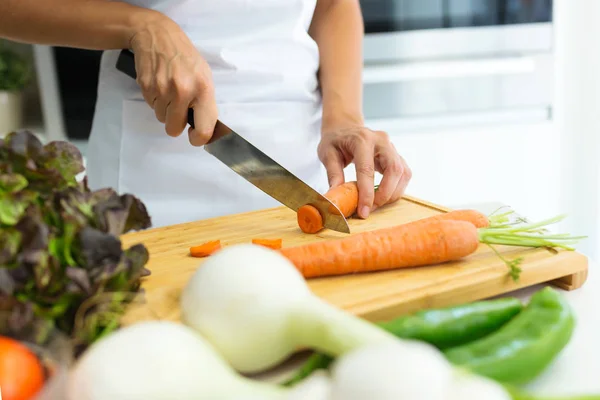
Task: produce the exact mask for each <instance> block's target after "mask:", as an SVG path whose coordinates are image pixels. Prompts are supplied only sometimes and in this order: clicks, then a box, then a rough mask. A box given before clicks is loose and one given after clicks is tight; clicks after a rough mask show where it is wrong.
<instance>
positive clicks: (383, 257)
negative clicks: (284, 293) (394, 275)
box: [280, 218, 479, 278]
mask: <svg viewBox="0 0 600 400" xmlns="http://www.w3.org/2000/svg"><path fill="white" fill-rule="evenodd" d="M478 247H479V236H478V230H477V228H476V227H475V225H473V224H472V223H470V222H466V221H458V220H451V219H441V218H433V219H424V220H417V221H413V222H410V223H407V224H403V225H398V226H395V227H391V228H385V229H379V230H375V231H370V232H363V233H359V234H356V235H353V236H348V237H345V238H342V239H336V240H330V241H322V242H315V243H310V244H307V245H302V246H296V247H288V248H284V249H281V250H280V252H281V254H282V255H283V256H285V257H287V258H288V259H289V260H290V261H291V262H292V263H293V264H294V265H295V266H296V268H297V269H298V270H299V271H300V273H302V275H303V276H304V277H305V278H318V277H325V276H333V275H346V274H354V273H362V272H373V271H382V270H391V269H397V268H407V267H419V266H425V265H433V264H439V263H443V262H447V261H453V260H458V259H460V258H462V257H465V256H467V255H469V254H471V253H473V252H475V251H476V250H477V248H478Z"/></svg>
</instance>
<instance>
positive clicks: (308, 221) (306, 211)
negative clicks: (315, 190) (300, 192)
mask: <svg viewBox="0 0 600 400" xmlns="http://www.w3.org/2000/svg"><path fill="white" fill-rule="evenodd" d="M324 196H325V197H326V198H327V199H328V200H329V201H331V202H332V203H333V204H335V205H336V207H337V208H338V209H339V210H340V212H341V213H342V214H343V215H344V217H346V218H347V217H349V216H351V215H352V214H354V213H355V212H356V208H357V207H358V186H357V185H356V182H354V181H353V182H346V183H343V184H341V185H339V186H336V187H334V188H332V189H330V190H329V191H328V192H327V193H325V195H324ZM332 211H333V212H336V211H335V210H332ZM297 218H298V226H299V227H300V229H301V230H302V232H304V233H317V232H319V231H320V230H322V229H323V227H324V226H323V216H322V215H321V213H320V212H319V210H318V209H317V208H316V207H314V206H312V205H310V204H307V205H305V206H302V207H300V208H299V209H298V211H297Z"/></svg>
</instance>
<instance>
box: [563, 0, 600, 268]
mask: <svg viewBox="0 0 600 400" xmlns="http://www.w3.org/2000/svg"><path fill="white" fill-rule="evenodd" d="M554 15H555V28H554V36H555V53H556V60H557V62H556V81H555V99H556V100H555V117H556V121H557V126H558V127H559V131H560V136H561V159H562V165H561V173H562V176H561V178H562V179H561V182H562V183H561V191H560V192H561V209H563V210H564V211H565V212H566V213H568V214H569V218H568V219H567V220H566V221H565V223H564V224H562V227H561V229H563V230H565V231H568V232H577V233H579V234H583V235H587V236H588V239H587V240H585V241H583V242H582V243H581V245H579V246H577V248H578V250H580V251H581V252H583V253H585V254H587V255H588V256H590V257H592V258H594V259H595V258H597V257H598V256H599V255H600V253H599V252H598V248H599V247H600V230H599V224H600V212H599V211H600V210H599V207H600V204H599V201H600V195H599V191H600V161H599V159H600V75H599V71H600V26H599V25H598V16H599V15H600V2H598V1H597V0H578V1H569V0H555V1H554Z"/></svg>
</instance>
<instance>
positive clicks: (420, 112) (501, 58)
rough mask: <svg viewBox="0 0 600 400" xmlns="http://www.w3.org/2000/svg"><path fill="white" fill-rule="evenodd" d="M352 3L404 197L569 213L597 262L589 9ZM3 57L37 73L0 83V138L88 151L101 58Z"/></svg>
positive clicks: (455, 2) (503, 2) (595, 95)
mask: <svg viewBox="0 0 600 400" xmlns="http://www.w3.org/2000/svg"><path fill="white" fill-rule="evenodd" d="M360 3H361V7H362V10H363V15H364V19H365V39H364V67H365V68H364V112H365V115H366V118H367V125H368V126H369V127H370V128H372V129H381V130H385V131H386V132H388V134H389V135H390V136H391V138H392V140H393V142H394V143H395V145H396V147H397V149H398V150H399V152H400V153H401V154H402V155H403V156H404V157H405V158H406V160H407V161H408V163H409V165H410V166H411V167H412V169H413V172H414V177H413V181H412V183H411V185H410V187H409V194H411V195H413V196H417V197H421V198H423V199H426V200H429V201H432V202H435V203H439V204H443V205H448V206H454V205H460V206H464V205H469V204H478V203H488V202H501V203H505V204H508V205H510V206H512V207H513V208H514V209H516V210H517V211H519V212H520V213H523V214H524V215H526V216H528V217H530V218H531V219H542V218H547V217H550V216H554V215H556V214H560V213H567V214H568V221H567V222H566V223H564V224H562V225H560V229H563V230H564V229H568V231H569V232H571V233H574V234H584V235H588V236H589V239H588V240H587V241H586V242H585V243H583V244H582V245H581V246H580V249H581V250H582V251H584V252H586V253H587V254H589V255H591V256H596V255H597V253H596V247H598V246H597V245H598V244H600V236H599V235H598V228H597V226H598V212H597V211H598V190H599V189H600V181H599V177H598V173H597V172H598V171H597V170H598V168H599V165H600V164H599V163H598V162H597V160H596V159H597V157H598V154H599V153H598V149H599V148H598V142H597V139H596V137H597V133H598V132H596V130H597V128H599V125H600V122H599V121H598V120H597V119H598V118H596V117H595V115H596V114H598V115H599V116H600V113H599V112H598V111H599V110H598V108H597V107H598V106H599V105H600V87H599V84H598V79H594V78H595V75H596V74H595V73H594V71H598V70H600V69H599V68H598V67H599V63H598V55H597V54H595V53H597V52H600V46H598V45H597V43H596V41H597V39H596V38H598V37H600V36H598V35H597V31H598V29H599V28H595V27H594V25H595V24H594V23H595V22H596V21H595V20H594V19H595V18H594V17H593V15H600V13H598V12H599V11H600V10H599V8H600V6H598V4H597V3H598V2H597V1H594V0H579V1H577V2H570V3H569V5H568V6H567V5H566V3H567V1H566V0H554V1H551V0H361V2H360ZM4 49H5V50H4V53H2V54H5V58H6V57H7V56H6V54H7V53H6V49H10V50H13V49H14V50H15V51H16V52H17V53H18V54H22V55H23V56H24V57H25V59H26V60H28V61H29V62H31V64H30V65H31V67H32V69H33V75H32V76H31V80H30V81H29V83H28V84H27V85H25V86H24V87H21V86H18V85H17V87H16V88H13V89H12V90H10V91H7V90H4V92H3V91H2V89H3V88H2V84H3V83H4V82H3V81H2V80H0V128H1V130H3V131H6V130H7V129H8V126H10V124H13V126H14V125H15V124H16V126H18V127H25V128H29V129H32V130H33V131H34V132H36V133H39V135H40V137H41V138H42V139H43V140H70V141H72V142H74V143H75V144H77V145H78V146H79V147H80V148H81V149H82V151H83V152H84V154H85V152H86V151H87V146H86V145H87V137H88V135H89V132H90V127H91V120H92V115H93V111H94V105H95V96H96V85H97V76H98V66H99V61H100V56H101V52H96V51H86V50H76V49H67V48H57V47H46V46H24V45H19V44H14V43H5V44H4ZM3 62H4V60H3V59H2V56H0V77H2V75H1V71H2V68H3ZM5 64H6V62H5ZM8 67H9V68H10V65H9V66H8ZM4 68H6V65H4ZM15 79H16V78H15ZM14 93H22V99H23V101H22V103H21V104H22V106H23V108H22V110H20V109H19V107H18V106H16V105H15V104H17V103H18V101H19V100H18V99H17V98H18V97H19V96H16V95H15V94H14ZM11 107H12V108H11ZM2 109H4V113H3V112H2ZM15 115H22V116H23V119H22V120H18V119H16V120H15V118H14V116H15ZM11 119H12V120H13V121H12V122H11ZM2 121H4V122H2ZM347 177H348V178H350V179H352V178H353V177H354V174H353V171H352V169H351V168H349V169H348V176H347Z"/></svg>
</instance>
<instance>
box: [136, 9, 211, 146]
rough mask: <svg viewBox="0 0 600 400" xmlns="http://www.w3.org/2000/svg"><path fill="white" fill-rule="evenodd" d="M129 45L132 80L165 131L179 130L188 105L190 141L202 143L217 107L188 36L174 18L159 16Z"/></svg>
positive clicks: (205, 68)
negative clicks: (134, 74) (191, 111)
mask: <svg viewBox="0 0 600 400" xmlns="http://www.w3.org/2000/svg"><path fill="white" fill-rule="evenodd" d="M130 43H131V49H132V50H133V52H134V54H135V68H136V72H137V82H138V84H139V85H140V87H141V89H142V93H143V95H144V99H145V100H146V102H147V103H148V104H149V105H150V106H151V107H152V108H153V109H154V112H155V114H156V118H157V119H158V120H159V121H160V122H162V123H164V124H165V130H166V132H167V134H168V135H170V136H179V135H180V134H181V132H183V130H184V129H185V126H186V124H187V114H188V108H190V107H191V108H193V109H194V125H195V129H192V128H191V127H190V129H189V130H188V133H189V140H190V143H191V144H192V145H194V146H202V145H204V144H206V143H207V142H208V140H209V139H210V138H211V137H212V134H213V130H214V127H215V124H216V122H217V105H216V102H215V94H214V87H213V82H212V74H211V71H210V68H209V66H208V64H207V62H206V61H205V60H204V59H203V58H202V56H201V55H200V53H199V52H198V50H197V49H196V48H195V47H194V45H193V44H192V42H191V41H190V39H189V38H188V37H187V36H186V34H185V33H184V32H183V30H182V29H181V28H179V26H178V25H177V24H176V23H175V22H174V21H172V20H171V19H169V18H167V17H164V18H162V17H161V18H157V19H156V20H154V21H152V22H149V23H147V24H146V25H145V27H144V28H143V29H141V30H139V31H138V32H137V33H136V34H135V35H134V36H133V37H132V38H131V41H130Z"/></svg>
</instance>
